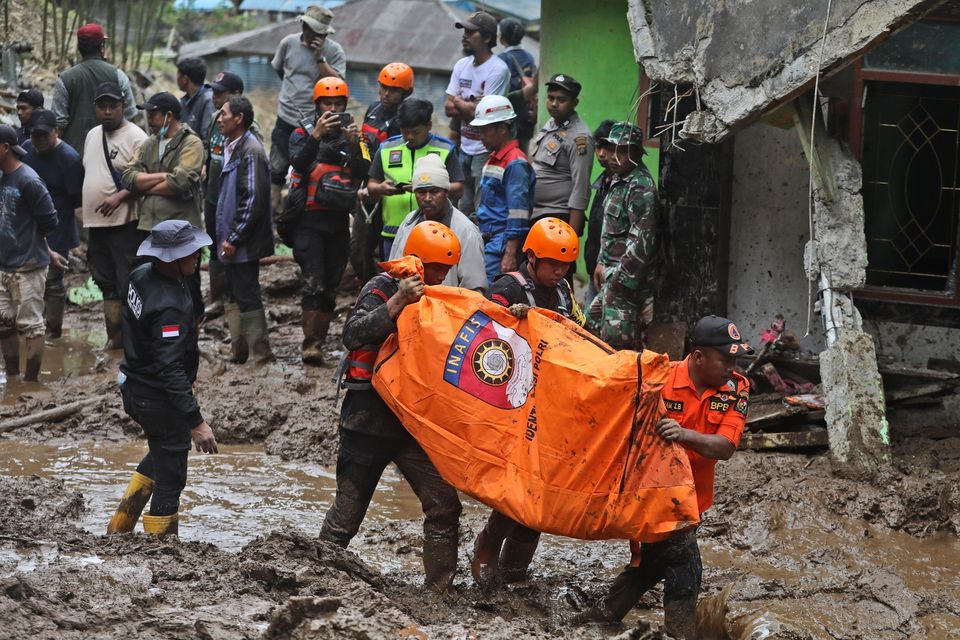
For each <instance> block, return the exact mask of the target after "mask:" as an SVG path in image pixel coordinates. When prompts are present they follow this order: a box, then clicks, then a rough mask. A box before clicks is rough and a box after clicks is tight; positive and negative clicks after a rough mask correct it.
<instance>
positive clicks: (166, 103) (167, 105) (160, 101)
mask: <svg viewBox="0 0 960 640" xmlns="http://www.w3.org/2000/svg"><path fill="white" fill-rule="evenodd" d="M137 109H142V110H144V111H157V110H160V111H162V112H163V113H173V115H174V116H176V117H177V118H179V117H180V101H179V100H177V98H176V96H174V95H173V94H172V93H170V92H168V91H161V92H160V93H155V94H153V95H152V96H150V99H149V100H147V101H146V102H144V103H143V104H138V105H137Z"/></svg>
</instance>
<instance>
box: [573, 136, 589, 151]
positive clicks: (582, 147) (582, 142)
mask: <svg viewBox="0 0 960 640" xmlns="http://www.w3.org/2000/svg"><path fill="white" fill-rule="evenodd" d="M573 141H574V142H575V143H576V144H577V155H578V156H582V155H586V153H587V142H588V140H587V136H577V137H576V138H574V140H573Z"/></svg>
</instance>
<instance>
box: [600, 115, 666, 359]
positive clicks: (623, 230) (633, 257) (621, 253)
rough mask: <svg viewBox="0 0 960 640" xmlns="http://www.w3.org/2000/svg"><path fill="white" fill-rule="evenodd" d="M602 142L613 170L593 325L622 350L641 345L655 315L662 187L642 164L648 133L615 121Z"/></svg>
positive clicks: (604, 205)
mask: <svg viewBox="0 0 960 640" xmlns="http://www.w3.org/2000/svg"><path fill="white" fill-rule="evenodd" d="M605 142H607V143H609V144H600V145H598V147H597V153H598V154H606V156H607V157H606V158H605V160H606V161H607V167H608V170H609V171H610V172H611V173H612V174H613V178H612V183H611V185H610V190H609V192H608V193H607V197H606V199H605V200H604V204H603V232H602V234H601V236H600V257H599V260H598V261H597V268H596V271H595V272H594V274H593V277H594V282H595V284H596V286H597V289H598V291H599V293H598V295H597V297H596V298H594V300H593V303H592V304H591V305H590V310H589V313H588V318H587V328H588V329H589V330H590V331H592V332H593V333H594V334H595V335H597V336H598V337H599V338H600V339H601V340H603V341H605V342H607V343H608V344H609V345H610V346H612V347H614V348H617V349H641V348H643V342H644V330H645V329H646V327H647V325H648V324H650V321H651V320H652V319H653V292H654V286H655V281H656V271H657V265H656V257H657V240H656V231H657V228H656V227H657V225H656V215H657V187H656V185H655V184H654V181H653V176H651V175H650V172H649V171H648V170H647V168H646V167H645V166H644V165H643V163H642V162H641V158H642V157H643V146H642V142H643V134H642V133H641V131H640V128H639V127H636V126H634V125H631V124H629V123H626V122H618V123H616V124H614V125H613V127H612V128H611V130H610V134H609V136H608V137H607V138H606V139H605Z"/></svg>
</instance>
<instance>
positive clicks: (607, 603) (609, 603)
mask: <svg viewBox="0 0 960 640" xmlns="http://www.w3.org/2000/svg"><path fill="white" fill-rule="evenodd" d="M655 583H656V582H655V581H650V582H645V581H644V579H643V576H642V575H641V574H640V573H639V572H638V571H637V570H636V569H627V570H625V571H623V572H621V573H620V575H618V576H617V578H616V580H614V581H613V584H612V585H611V586H610V591H608V592H607V595H605V596H604V597H603V598H602V599H601V600H600V602H598V603H597V604H595V605H593V606H592V607H590V608H589V609H586V610H585V611H581V612H580V613H578V614H577V615H575V616H573V618H571V619H570V620H569V623H570V624H573V625H580V624H586V623H588V622H600V623H604V624H617V623H619V622H620V621H621V620H623V617H624V616H625V615H627V613H628V612H629V611H630V609H633V607H634V606H635V605H636V604H637V602H639V601H640V598H641V596H643V594H644V593H645V592H646V591H647V589H648V588H650V587H651V586H653V584H655Z"/></svg>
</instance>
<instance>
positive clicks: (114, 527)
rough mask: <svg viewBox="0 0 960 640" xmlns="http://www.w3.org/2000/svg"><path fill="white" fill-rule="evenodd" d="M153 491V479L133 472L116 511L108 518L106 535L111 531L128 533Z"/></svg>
mask: <svg viewBox="0 0 960 640" xmlns="http://www.w3.org/2000/svg"><path fill="white" fill-rule="evenodd" d="M151 493H153V480H151V479H150V478H148V477H147V476H145V475H143V474H142V473H137V472H136V471H134V472H133V477H132V478H130V484H128V485H127V490H126V491H124V492H123V498H121V499H120V505H119V506H117V512H116V513H115V514H113V517H112V518H110V524H108V525H107V535H110V534H113V533H129V532H131V531H133V528H134V527H135V526H137V520H139V519H140V514H141V513H143V508H144V507H145V506H146V504H147V501H148V500H149V499H150V494H151Z"/></svg>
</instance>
